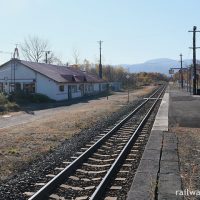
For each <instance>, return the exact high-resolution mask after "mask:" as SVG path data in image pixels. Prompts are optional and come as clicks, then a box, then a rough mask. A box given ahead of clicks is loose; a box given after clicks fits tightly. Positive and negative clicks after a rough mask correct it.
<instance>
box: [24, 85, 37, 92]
mask: <svg viewBox="0 0 200 200" xmlns="http://www.w3.org/2000/svg"><path fill="white" fill-rule="evenodd" d="M23 88H24V92H25V93H35V83H24V86H23Z"/></svg>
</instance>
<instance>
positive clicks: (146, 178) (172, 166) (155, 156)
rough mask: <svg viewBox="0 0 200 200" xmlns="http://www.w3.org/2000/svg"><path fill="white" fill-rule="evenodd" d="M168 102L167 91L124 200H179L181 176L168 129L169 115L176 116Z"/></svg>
mask: <svg viewBox="0 0 200 200" xmlns="http://www.w3.org/2000/svg"><path fill="white" fill-rule="evenodd" d="M172 96H173V94H172ZM180 98H181V95H180ZM187 98H188V97H187ZM170 102H171V91H170V90H169V89H167V90H166V93H165V95H164V97H163V99H162V102H161V104H160V107H159V110H158V113H157V115H156V119H155V122H154V125H153V128H152V131H151V134H150V137H149V140H148V142H147V145H146V147H145V151H144V153H143V156H142V159H141V161H140V164H139V167H138V169H137V171H136V175H135V177H134V180H133V183H132V185H131V188H130V191H129V192H128V195H127V200H151V199H152V200H154V199H158V200H175V199H178V200H179V199H183V197H182V196H178V195H176V191H179V190H181V177H180V171H179V160H178V150H177V149H178V146H177V144H178V141H177V137H176V135H175V133H171V132H169V130H168V129H169V122H170V120H169V116H171V115H173V117H176V115H174V113H173V109H174V108H170V106H172V105H170ZM178 109H180V108H177V110H178ZM170 112H172V113H170Z"/></svg>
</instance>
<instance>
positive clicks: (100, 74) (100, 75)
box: [98, 40, 103, 78]
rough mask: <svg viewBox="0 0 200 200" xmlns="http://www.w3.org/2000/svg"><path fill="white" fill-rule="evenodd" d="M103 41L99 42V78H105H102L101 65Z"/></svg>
mask: <svg viewBox="0 0 200 200" xmlns="http://www.w3.org/2000/svg"><path fill="white" fill-rule="evenodd" d="M102 42H103V41H101V40H100V41H98V43H99V54H100V55H99V78H102V77H103V76H102V64H101V43H102Z"/></svg>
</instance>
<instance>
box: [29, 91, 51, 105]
mask: <svg viewBox="0 0 200 200" xmlns="http://www.w3.org/2000/svg"><path fill="white" fill-rule="evenodd" d="M29 99H30V101H31V102H34V103H45V102H50V101H52V100H51V99H50V98H49V97H48V96H46V95H44V94H40V93H36V94H31V95H30V98H29Z"/></svg>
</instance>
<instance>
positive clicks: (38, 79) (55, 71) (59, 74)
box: [0, 59, 107, 101]
mask: <svg viewBox="0 0 200 200" xmlns="http://www.w3.org/2000/svg"><path fill="white" fill-rule="evenodd" d="M106 90H107V82H106V81H104V80H103V79H100V78H99V77H98V76H96V75H93V74H91V73H88V72H84V71H81V70H79V69H75V68H73V67H67V66H58V65H52V64H46V63H37V62H30V61H24V60H19V59H11V60H10V61H8V62H6V63H4V64H3V65H1V66H0V92H5V93H8V94H9V93H11V92H13V91H15V92H24V93H40V94H44V95H46V96H48V97H49V98H51V99H54V100H56V101H60V100H69V99H73V98H77V97H83V96H85V95H94V94H97V93H101V92H103V91H106Z"/></svg>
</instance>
